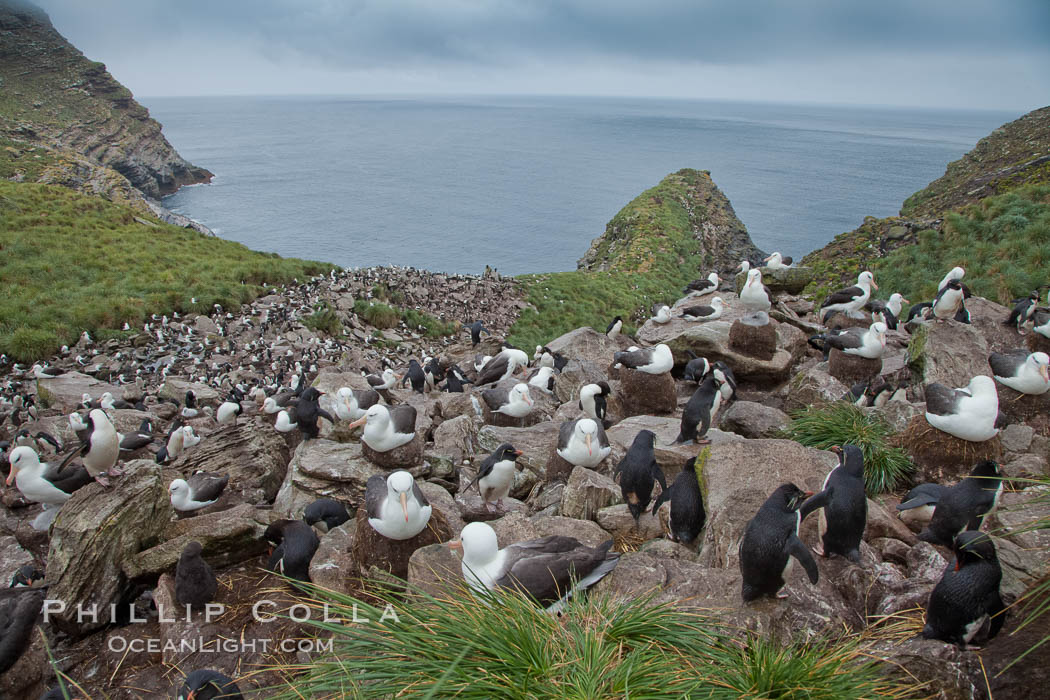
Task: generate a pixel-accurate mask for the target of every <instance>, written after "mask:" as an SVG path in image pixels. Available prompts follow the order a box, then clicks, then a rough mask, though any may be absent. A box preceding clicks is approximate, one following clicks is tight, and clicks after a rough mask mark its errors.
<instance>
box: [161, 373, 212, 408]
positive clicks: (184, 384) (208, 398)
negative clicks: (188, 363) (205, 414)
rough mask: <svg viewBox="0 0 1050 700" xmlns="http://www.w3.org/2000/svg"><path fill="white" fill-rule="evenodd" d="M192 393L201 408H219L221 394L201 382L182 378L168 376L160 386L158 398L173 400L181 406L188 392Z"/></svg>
mask: <svg viewBox="0 0 1050 700" xmlns="http://www.w3.org/2000/svg"><path fill="white" fill-rule="evenodd" d="M187 391H192V392H193V395H194V396H195V397H196V398H197V404H198V405H199V406H218V405H219V404H220V403H221V398H220V396H219V392H218V391H216V390H215V389H213V388H212V387H210V386H208V385H207V384H201V383H200V382H191V381H189V380H187V379H183V378H181V377H172V376H168V377H166V378H165V379H164V383H163V384H161V385H160V389H159V390H158V391H157V396H159V397H160V398H162V399H171V400H173V401H178V402H179V403H180V404H181V403H183V402H184V401H185V400H186V392H187Z"/></svg>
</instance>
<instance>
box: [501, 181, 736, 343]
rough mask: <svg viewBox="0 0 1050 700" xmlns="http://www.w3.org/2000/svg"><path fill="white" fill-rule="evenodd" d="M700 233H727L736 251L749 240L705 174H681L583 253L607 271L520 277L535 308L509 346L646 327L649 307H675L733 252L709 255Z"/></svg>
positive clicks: (628, 209)
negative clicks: (616, 320) (616, 327)
mask: <svg viewBox="0 0 1050 700" xmlns="http://www.w3.org/2000/svg"><path fill="white" fill-rule="evenodd" d="M703 228H707V229H708V230H710V229H712V228H714V229H716V230H718V231H725V232H728V235H726V236H721V238H722V240H721V241H720V243H721V244H722V245H723V246H726V248H729V247H730V244H729V243H726V241H727V240H732V241H733V244H732V245H739V240H740V237H741V236H743V237H745V238H746V235H747V233H746V230H745V229H744V226H743V224H741V223H740V221H739V219H737V218H736V215H735V214H734V213H733V210H732V207H731V206H730V205H729V201H728V200H727V199H726V198H725V196H724V195H723V194H722V193H721V192H720V191H718V188H717V187H716V186H715V185H714V183H713V182H712V181H711V176H710V174H709V173H706V172H703V171H699V170H691V169H683V170H680V171H678V172H676V173H672V174H671V175H668V176H667V177H665V178H664V179H663V180H661V181H660V183H659V184H658V185H656V186H655V187H653V188H650V189H648V190H646V191H645V192H643V193H642V194H640V195H638V196H637V197H635V198H634V199H633V200H632V201H631V202H630V203H629V204H628V205H627V206H625V207H624V208H623V209H621V210H620V212H619V213H617V214H616V216H614V217H613V218H612V220H611V221H610V222H609V224H608V226H607V227H606V232H605V234H604V235H603V236H602V237H601V238H600V239H598V240H597V241H596V245H595V246H594V247H593V248H592V251H590V252H589V253H588V256H587V258H585V260H587V259H588V258H589V259H590V260H592V261H595V262H596V263H597V264H600V265H601V266H602V267H605V268H607V269H592V270H587V269H581V270H574V271H571V272H553V273H547V274H534V275H523V276H521V277H519V278H518V279H519V281H520V282H521V283H522V286H523V288H524V290H525V298H526V301H527V302H528V303H529V304H531V305H532V306H533V307H534V308H529V309H525V310H524V311H523V312H522V314H521V316H520V317H519V318H518V320H517V322H515V324H514V326H513V327H512V328H511V332H510V335H509V341H510V342H511V343H513V344H515V345H518V346H519V347H534V346H536V345H542V344H544V343H546V342H548V341H549V340H551V339H553V338H555V337H557V336H559V335H561V334H563V333H567V332H568V331H571V330H573V329H574V328H579V327H580V326H591V327H593V328H596V329H598V330H602V331H604V330H605V327H606V325H608V323H609V321H610V320H612V318H613V317H614V316H617V315H620V316H623V318H624V320H625V324H626V325H630V324H636V323H638V322H640V321H643V320H644V319H646V318H648V317H649V312H650V307H651V305H652V304H653V303H656V302H664V303H671V302H673V301H675V300H676V299H678V298H679V297H681V295H682V294H681V292H682V289H683V288H684V287H685V285H686V284H688V283H689V282H690V281H692V280H694V279H696V278H697V277H700V276H702V275H703V276H706V275H707V274H708V273H709V272H710V271H711V270H712V269H714V267H715V266H716V265H717V264H719V260H717V259H716V255H719V254H720V255H723V256H731V255H735V254H736V250H735V249H733V250H731V251H728V252H724V253H723V252H722V251H721V250H719V251H716V253H712V251H711V247H710V242H709V241H705V240H703V239H702V238H701V237H700V236H699V235H698V234H697V231H699V230H701V229H703ZM716 237H718V235H717V234H716ZM746 244H747V245H750V239H747V243H746ZM730 259H732V258H730ZM597 264H596V268H597Z"/></svg>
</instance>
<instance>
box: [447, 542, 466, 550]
mask: <svg viewBox="0 0 1050 700" xmlns="http://www.w3.org/2000/svg"><path fill="white" fill-rule="evenodd" d="M448 548H449V549H451V550H452V551H453V552H462V551H463V542H462V541H461V540H449V542H448Z"/></svg>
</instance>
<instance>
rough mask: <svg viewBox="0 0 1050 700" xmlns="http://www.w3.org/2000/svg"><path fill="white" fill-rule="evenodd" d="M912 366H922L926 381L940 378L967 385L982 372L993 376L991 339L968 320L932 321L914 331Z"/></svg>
mask: <svg viewBox="0 0 1050 700" xmlns="http://www.w3.org/2000/svg"><path fill="white" fill-rule="evenodd" d="M912 344H913V347H914V346H915V345H916V344H918V345H920V346H921V352H917V353H916V354H917V355H918V357H912V358H911V363H912V367H920V368H921V377H922V383H925V384H931V383H933V382H938V383H940V384H943V385H945V386H947V387H950V388H953V389H954V388H956V387H964V386H966V385H967V384H969V383H970V380H971V379H973V378H974V377H975V376H977V375H978V374H985V375H988V376H991V374H992V370H991V368H990V367H989V366H988V355H989V351H988V342H987V341H986V340H985V339H984V336H983V335H981V333H980V331H978V330H977V329H976V328H974V327H973V326H972V325H970V324H968V323H959V322H957V321H954V320H950V319H948V320H941V321H930V322H928V323H926V324H924V325H923V326H922V328H921V329H920V330H918V331H917V332H916V333H915V334H914V335H913V340H912Z"/></svg>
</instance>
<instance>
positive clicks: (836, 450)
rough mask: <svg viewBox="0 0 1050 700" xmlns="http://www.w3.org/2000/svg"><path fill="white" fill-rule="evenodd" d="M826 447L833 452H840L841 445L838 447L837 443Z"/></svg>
mask: <svg viewBox="0 0 1050 700" xmlns="http://www.w3.org/2000/svg"><path fill="white" fill-rule="evenodd" d="M828 449H829V450H830V451H832V452H834V453H835V454H842V447H840V446H839V445H832V446H831V447H829V448H828Z"/></svg>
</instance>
